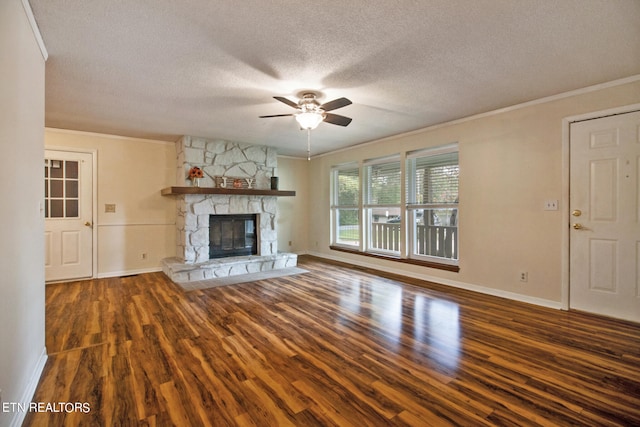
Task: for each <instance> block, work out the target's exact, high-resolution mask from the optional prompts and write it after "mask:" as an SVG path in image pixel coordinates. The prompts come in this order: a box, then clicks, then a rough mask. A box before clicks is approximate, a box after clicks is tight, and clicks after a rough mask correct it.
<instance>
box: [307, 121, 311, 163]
mask: <svg viewBox="0 0 640 427" xmlns="http://www.w3.org/2000/svg"><path fill="white" fill-rule="evenodd" d="M307 161H311V129H307Z"/></svg>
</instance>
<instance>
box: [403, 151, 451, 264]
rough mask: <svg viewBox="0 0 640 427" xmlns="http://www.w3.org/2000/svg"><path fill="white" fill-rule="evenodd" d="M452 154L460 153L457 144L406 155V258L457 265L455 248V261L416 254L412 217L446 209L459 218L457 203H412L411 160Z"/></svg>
mask: <svg viewBox="0 0 640 427" xmlns="http://www.w3.org/2000/svg"><path fill="white" fill-rule="evenodd" d="M454 152H457V153H458V155H459V152H460V151H459V148H458V143H453V144H447V145H443V146H440V147H435V148H428V149H424V150H418V151H414V152H410V153H407V156H406V159H407V160H406V180H405V181H406V186H407V200H406V213H405V218H406V220H407V230H408V240H409V242H408V243H409V245H408V246H409V247H408V250H407V254H408V258H411V259H416V260H421V261H426V262H434V263H438V264H446V265H454V266H458V265H459V261H460V254H459V251H458V248H456V252H457V254H458V258H455V259H454V258H444V257H438V256H432V255H422V254H418V253H416V252H417V251H416V246H417V235H416V228H417V223H416V215H414V212H415V211H417V210H424V209H438V208H447V209H456V210H457V217H458V218H459V216H460V208H459V203H455V204H451V203H448V204H434V203H418V202H413V201H415V200H417V199H418V197H417V194H416V183H415V176H416V169H415V162H414V161H413V160H415V159H417V158H422V157H429V156H437V155H440V154H447V153H454ZM459 165H460V160H459V157H458V167H459ZM456 227H458V224H456ZM456 233H457V234H459V228H458V230H456ZM457 242H459V239H457V240H456V243H457Z"/></svg>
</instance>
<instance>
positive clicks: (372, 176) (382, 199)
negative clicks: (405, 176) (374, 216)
mask: <svg viewBox="0 0 640 427" xmlns="http://www.w3.org/2000/svg"><path fill="white" fill-rule="evenodd" d="M366 168H367V177H368V180H367V181H368V182H367V185H368V187H367V188H368V193H367V205H369V206H389V205H399V204H400V191H401V190H400V188H401V185H400V184H401V181H400V180H401V176H400V161H398V160H395V161H391V162H387V163H376V164H372V165H368V166H366Z"/></svg>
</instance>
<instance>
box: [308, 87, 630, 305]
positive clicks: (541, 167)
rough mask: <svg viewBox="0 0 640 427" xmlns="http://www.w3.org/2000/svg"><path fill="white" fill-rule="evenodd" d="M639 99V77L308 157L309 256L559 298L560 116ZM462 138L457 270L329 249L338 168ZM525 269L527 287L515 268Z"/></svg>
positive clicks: (533, 298) (531, 297) (552, 301)
mask: <svg viewBox="0 0 640 427" xmlns="http://www.w3.org/2000/svg"><path fill="white" fill-rule="evenodd" d="M638 102H640V82H639V81H635V82H632V83H628V84H624V85H618V86H614V87H609V88H606V89H600V90H595V91H588V92H585V93H583V94H580V95H574V96H570V97H563V98H557V99H555V100H551V101H548V102H544V103H537V104H534V103H532V104H530V105H529V106H523V107H521V108H514V109H510V110H506V111H503V112H500V113H497V114H488V115H484V116H479V117H477V118H475V119H472V120H467V121H458V122H457V123H451V124H449V125H444V126H438V127H434V128H432V129H426V130H424V131H422V132H418V133H413V134H411V135H405V136H400V137H397V138H391V139H387V140H383V141H379V142H376V143H371V144H366V145H363V146H360V147H356V148H353V149H350V150H345V151H341V152H339V153H334V154H331V155H326V156H323V157H319V158H316V159H314V160H313V161H312V165H311V166H312V168H311V175H310V178H309V179H310V182H314V185H315V187H314V197H313V199H311V200H310V201H309V213H310V216H309V218H310V226H309V242H310V250H311V252H312V253H314V254H316V255H319V256H324V257H328V258H334V259H340V260H344V261H351V262H354V263H357V264H361V265H370V266H372V267H376V268H382V269H385V270H388V271H395V272H398V273H401V274H406V275H409V276H414V277H419V278H425V279H431V280H435V281H439V282H442V283H448V284H451V285H454V286H460V287H465V288H470V289H477V290H481V291H484V292H488V293H493V294H497V295H504V296H508V297H511V298H516V299H521V300H525V301H530V302H534V303H539V304H543V305H549V306H557V307H559V306H560V302H561V299H562V298H561V297H562V274H563V271H562V262H563V244H564V243H563V235H564V233H566V232H567V231H566V230H567V229H566V227H565V224H566V223H567V221H568V220H567V218H564V217H563V214H562V208H563V206H561V210H559V211H544V210H543V204H544V201H545V200H548V199H557V200H561V204H562V203H563V202H566V201H565V200H563V198H564V196H565V194H566V189H565V188H563V184H562V183H563V175H564V170H563V158H562V147H563V128H562V126H563V119H564V118H566V117H569V116H574V115H579V114H584V113H588V112H593V111H600V110H605V109H608V108H613V107H618V106H623V105H630V104H634V103H638ZM451 142H458V143H459V148H460V217H459V218H460V222H459V229H460V241H459V245H460V272H459V273H451V272H445V271H441V270H436V269H430V268H425V267H418V266H413V265H405V264H398V263H394V262H388V261H387V262H385V261H378V260H372V259H371V258H367V257H363V256H360V255H350V254H344V253H340V252H336V251H331V250H330V249H329V244H330V241H329V238H330V237H329V236H330V223H329V219H330V218H329V206H330V201H329V182H330V176H329V175H330V168H331V166H332V165H335V164H339V163H344V162H348V161H360V160H363V159H368V158H375V157H379V156H385V155H391V154H395V153H399V152H401V151H411V150H416V149H420V148H423V147H432V146H438V145H442V144H448V143H451ZM520 271H528V273H529V280H528V282H527V283H521V282H520V281H519V276H518V273H519V272H520Z"/></svg>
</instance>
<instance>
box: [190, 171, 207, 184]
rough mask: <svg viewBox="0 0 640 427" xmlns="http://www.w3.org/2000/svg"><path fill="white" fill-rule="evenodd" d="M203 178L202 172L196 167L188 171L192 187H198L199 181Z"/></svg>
mask: <svg viewBox="0 0 640 427" xmlns="http://www.w3.org/2000/svg"><path fill="white" fill-rule="evenodd" d="M201 178H204V172H203V170H202V169H200V168H199V167H197V166H194V167H192V168H191V169H189V179H190V180H191V182H192V184H193V186H194V187H200V179H201Z"/></svg>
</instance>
